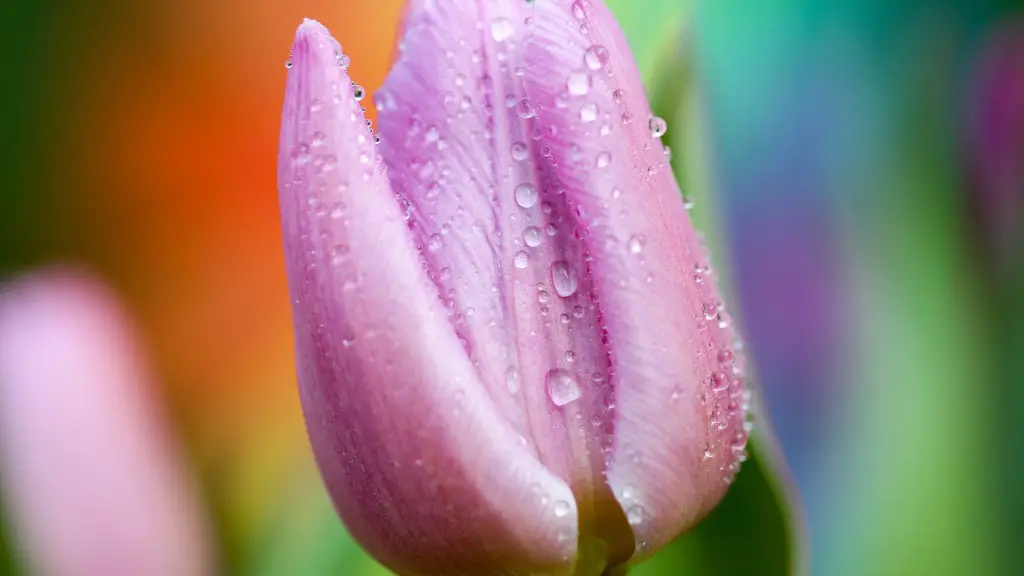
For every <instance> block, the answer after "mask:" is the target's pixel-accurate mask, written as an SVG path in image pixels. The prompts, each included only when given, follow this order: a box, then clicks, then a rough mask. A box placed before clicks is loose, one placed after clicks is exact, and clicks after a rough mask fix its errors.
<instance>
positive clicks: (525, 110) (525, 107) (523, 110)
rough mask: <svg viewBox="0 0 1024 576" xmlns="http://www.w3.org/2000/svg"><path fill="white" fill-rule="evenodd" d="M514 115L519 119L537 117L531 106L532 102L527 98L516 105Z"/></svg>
mask: <svg viewBox="0 0 1024 576" xmlns="http://www.w3.org/2000/svg"><path fill="white" fill-rule="evenodd" d="M516 114H518V115H519V117H520V118H533V117H534V116H536V115H537V109H536V108H535V107H534V106H533V102H531V101H530V99H529V98H523V99H522V100H520V101H519V102H517V103H516Z"/></svg>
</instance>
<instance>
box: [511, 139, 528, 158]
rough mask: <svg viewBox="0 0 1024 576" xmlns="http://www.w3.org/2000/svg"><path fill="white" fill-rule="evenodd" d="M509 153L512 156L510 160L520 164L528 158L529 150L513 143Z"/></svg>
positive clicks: (522, 145)
mask: <svg viewBox="0 0 1024 576" xmlns="http://www.w3.org/2000/svg"><path fill="white" fill-rule="evenodd" d="M509 151H510V152H511V154H512V159H513V160H515V161H516V162H522V161H523V160H526V159H527V158H528V157H529V156H530V149H529V148H527V147H526V144H524V143H522V142H513V143H512V146H511V147H510V148H509Z"/></svg>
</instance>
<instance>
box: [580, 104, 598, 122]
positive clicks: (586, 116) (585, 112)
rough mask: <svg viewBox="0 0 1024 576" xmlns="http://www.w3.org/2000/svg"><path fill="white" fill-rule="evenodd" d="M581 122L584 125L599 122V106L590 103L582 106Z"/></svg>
mask: <svg viewBox="0 0 1024 576" xmlns="http://www.w3.org/2000/svg"><path fill="white" fill-rule="evenodd" d="M580 120H581V121H583V122H584V123H589V122H593V121H594V120H597V104H594V103H593V102H588V103H586V104H584V105H583V106H580Z"/></svg>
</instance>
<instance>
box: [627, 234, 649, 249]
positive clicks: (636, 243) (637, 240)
mask: <svg viewBox="0 0 1024 576" xmlns="http://www.w3.org/2000/svg"><path fill="white" fill-rule="evenodd" d="M645 242H646V239H645V238H644V237H643V236H642V235H633V236H630V237H629V241H628V242H627V243H626V244H627V245H628V246H629V251H630V252H632V253H633V254H639V253H640V252H642V251H643V249H644V244H645Z"/></svg>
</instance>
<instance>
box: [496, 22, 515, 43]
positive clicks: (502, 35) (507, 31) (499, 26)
mask: <svg viewBox="0 0 1024 576" xmlns="http://www.w3.org/2000/svg"><path fill="white" fill-rule="evenodd" d="M515 31H516V29H515V26H513V25H512V22H511V21H510V20H509V19H508V18H504V17H500V18H495V19H494V20H491V37H492V38H494V41H495V42H504V41H505V40H508V39H509V38H510V37H512V34H514V33H515Z"/></svg>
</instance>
